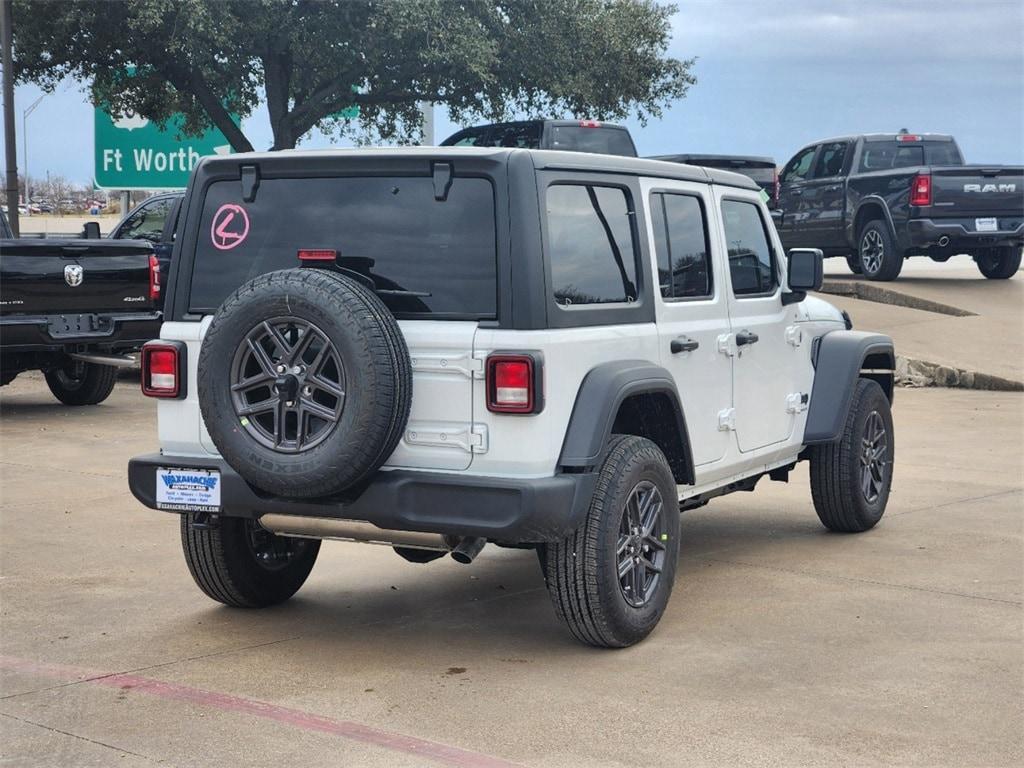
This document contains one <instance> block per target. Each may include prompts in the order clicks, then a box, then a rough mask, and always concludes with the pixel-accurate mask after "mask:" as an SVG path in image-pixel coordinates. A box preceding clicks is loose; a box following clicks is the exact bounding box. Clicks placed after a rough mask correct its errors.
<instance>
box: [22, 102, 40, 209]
mask: <svg viewBox="0 0 1024 768" xmlns="http://www.w3.org/2000/svg"><path fill="white" fill-rule="evenodd" d="M42 100H43V97H42V96H40V97H39V98H38V99H36V100H35V101H33V102H32V103H31V104H29V105H28V107H27V108H26V109H25V111H24V112H22V113H21V145H22V149H23V151H22V158H23V162H24V165H25V211H26V213H27V214H28V215H29V216H31V215H32V195H31V187H30V186H29V183H28V129H27V128H26V123H27V122H28V116H29V115H31V114H32V112H33V111H35V108H36V107H38V106H39V102H40V101H42Z"/></svg>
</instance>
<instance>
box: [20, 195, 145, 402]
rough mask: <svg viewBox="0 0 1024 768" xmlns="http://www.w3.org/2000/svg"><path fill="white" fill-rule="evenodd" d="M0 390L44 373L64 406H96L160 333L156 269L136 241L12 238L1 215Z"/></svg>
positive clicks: (142, 243) (142, 244) (138, 241)
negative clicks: (121, 371) (29, 375)
mask: <svg viewBox="0 0 1024 768" xmlns="http://www.w3.org/2000/svg"><path fill="white" fill-rule="evenodd" d="M0 236H2V237H0V386H2V385H4V384H9V383H10V382H11V381H13V380H14V378H15V377H16V376H17V375H18V374H19V373H22V372H24V371H31V370H41V371H43V374H44V375H45V377H46V383H47V384H48V385H49V387H50V391H51V392H53V394H54V395H55V396H56V397H57V399H58V400H60V401H61V402H63V403H66V404H67V405H93V404H95V403H99V402H102V401H103V400H105V399H106V398H107V397H108V396H109V395H110V393H111V392H112V391H113V389H114V383H115V381H116V379H117V369H118V368H119V367H123V366H126V365H131V364H132V362H133V361H132V360H131V358H129V357H127V353H130V352H135V351H138V350H139V349H140V348H141V347H142V345H143V344H144V343H145V342H146V341H148V340H149V339H152V338H156V337H157V336H159V334H160V320H161V313H160V311H159V310H158V309H157V301H158V298H159V294H160V267H159V262H158V261H157V258H156V256H155V254H154V253H153V248H152V246H151V244H150V243H147V242H144V241H141V240H120V241H117V240H106V239H102V240H101V239H93V238H90V239H73V240H58V239H53V238H22V239H17V240H16V239H13V238H11V237H10V229H9V228H8V227H7V222H6V220H4V219H3V218H2V214H0Z"/></svg>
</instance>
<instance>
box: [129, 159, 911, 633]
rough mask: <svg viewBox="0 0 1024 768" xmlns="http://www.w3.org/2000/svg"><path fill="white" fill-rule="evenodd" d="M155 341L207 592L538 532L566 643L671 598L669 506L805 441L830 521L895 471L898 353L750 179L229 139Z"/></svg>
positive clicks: (171, 446)
mask: <svg viewBox="0 0 1024 768" xmlns="http://www.w3.org/2000/svg"><path fill="white" fill-rule="evenodd" d="M183 211H184V214H183V218H182V220H183V224H182V225H181V228H180V229H179V232H178V236H177V238H176V242H175V246H174V254H173V257H172V264H171V268H170V281H169V285H168V294H167V297H166V306H165V311H166V322H165V323H164V325H163V329H162V333H161V336H162V338H161V339H160V340H159V341H155V342H151V343H150V344H148V345H147V346H146V348H145V349H144V351H143V383H142V386H143V390H144V392H145V393H146V394H147V395H151V396H153V397H157V398H161V399H160V401H159V433H160V445H161V450H160V452H159V453H156V454H152V455H148V456H140V457H137V458H135V459H133V460H132V461H131V463H130V465H129V481H130V485H131V490H132V492H133V493H134V494H135V496H136V497H137V498H138V499H139V500H140V501H141V502H142V503H143V504H145V505H146V506H149V507H152V508H154V509H162V510H168V511H172V512H175V513H178V514H179V515H180V517H181V534H182V544H183V548H184V552H185V558H186V560H187V562H188V565H189V568H190V570H191V572H192V575H193V576H194V577H195V581H196V583H197V584H198V585H199V587H200V589H202V590H203V591H204V592H205V593H206V594H207V595H209V596H210V597H212V598H213V599H215V600H219V601H221V602H223V603H226V604H227V605H232V606H240V607H260V606H266V605H270V604H273V603H277V602H280V601H283V600H286V599H287V598H289V597H290V596H291V595H292V594H294V593H295V591H296V590H298V589H299V587H300V586H301V585H302V583H303V582H304V581H305V579H306V577H307V576H308V574H309V572H310V569H311V568H312V567H313V563H314V561H315V560H316V556H317V553H318V550H319V547H320V540H321V539H342V540H354V541H367V542H376V543H382V544H387V545H390V546H392V547H394V548H395V550H396V551H397V552H398V553H399V554H400V555H402V556H403V557H405V558H407V559H409V560H412V561H414V562H428V561H430V560H432V559H434V558H437V557H440V556H442V555H443V554H444V553H448V552H450V553H451V555H452V556H453V557H454V558H455V559H457V560H459V561H461V562H470V561H472V559H473V558H474V557H475V556H476V554H477V553H478V552H479V551H480V549H481V548H482V547H483V546H484V544H485V543H486V542H492V543H494V544H498V545H504V546H516V547H531V548H536V549H537V551H538V553H539V555H540V560H541V564H542V566H543V571H544V577H545V579H546V582H547V585H548V589H549V591H550V594H551V598H552V601H553V603H554V606H555V610H556V611H557V613H558V615H559V616H560V617H561V618H562V619H563V620H564V621H565V623H566V624H567V625H568V626H569V629H570V630H571V631H572V633H573V634H574V635H575V636H576V637H577V638H578V639H579V640H581V641H583V642H585V643H590V644H592V645H598V646H626V645H630V644H632V643H635V642H637V641H639V640H641V639H642V638H643V637H645V636H646V635H647V634H648V633H649V632H650V631H651V630H652V629H653V628H654V626H655V625H656V624H657V622H658V620H659V619H660V617H661V615H662V613H663V612H664V610H665V607H666V605H667V603H668V599H669V595H670V593H671V591H672V586H673V581H674V579H675V570H676V562H677V559H678V551H679V542H678V541H677V539H678V534H679V511H680V510H685V509H689V508H692V507H696V506H699V505H702V504H705V503H706V502H707V501H708V499H710V498H712V497H714V496H719V495H722V494H725V493H730V492H732V491H740V490H751V489H753V487H754V485H755V484H756V483H757V481H758V480H759V479H761V478H762V477H764V476H765V475H767V476H768V477H770V478H771V479H772V480H781V481H785V480H786V479H787V476H788V474H789V472H790V470H791V469H793V467H794V466H795V464H796V463H797V462H798V461H801V460H804V459H806V460H808V461H810V463H811V465H810V471H811V492H812V498H813V500H814V507H815V509H816V510H817V513H818V516H819V517H820V519H821V521H822V523H823V524H824V525H825V526H826V527H827V528H829V529H831V530H833V531H849V532H855V531H864V530H867V529H869V528H871V527H872V526H873V525H875V523H877V522H878V520H879V518H880V517H881V516H882V513H883V512H884V510H885V506H886V501H887V499H888V495H889V487H890V483H891V480H892V467H893V424H892V417H891V414H890V402H891V400H892V396H893V367H894V355H893V346H892V342H891V341H890V340H889V339H888V338H886V337H884V336H880V335H876V334H868V333H858V332H855V331H851V330H850V329H849V327H850V324H849V321H848V319H845V318H844V316H843V315H842V314H841V313H840V312H839V311H838V310H836V309H835V308H833V307H832V306H831V305H829V304H827V303H825V302H823V301H821V300H819V299H816V298H813V297H809V296H807V295H806V293H807V291H809V290H813V289H816V288H818V287H820V284H821V280H822V266H821V265H822V261H821V253H820V252H819V251H815V250H808V249H804V250H795V251H791V252H790V253H789V254H788V256H787V257H785V258H784V257H783V252H782V249H781V247H780V244H779V239H778V237H777V235H776V233H775V229H774V227H773V225H772V223H771V218H770V216H769V214H768V211H767V209H766V208H765V206H764V204H763V202H762V201H761V197H760V194H759V191H758V188H757V186H756V185H755V184H754V183H753V182H752V181H750V180H749V179H747V178H746V177H744V176H739V175H736V174H732V173H726V172H720V171H716V170H706V169H702V168H696V167H689V166H685V165H677V164H674V163H662V162H657V161H650V160H639V159H635V158H622V157H611V156H603V155H583V154H575V153H573V154H570V153H560V152H547V151H532V150H522V149H466V148H440V149H439V148H429V149H426V148H424V149H394V150H355V151H329V152H281V153H273V154H242V155H233V156H230V157H219V158H213V159H208V160H204V161H203V162H202V163H201V164H200V165H199V167H198V168H197V169H196V171H195V172H194V173H193V176H192V179H191V182H190V185H189V190H188V193H187V197H186V199H185V202H184V203H183Z"/></svg>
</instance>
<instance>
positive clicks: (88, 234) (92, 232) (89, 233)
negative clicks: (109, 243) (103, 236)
mask: <svg viewBox="0 0 1024 768" xmlns="http://www.w3.org/2000/svg"><path fill="white" fill-rule="evenodd" d="M82 237H83V238H85V239H86V240H99V239H100V225H99V222H97V221H87V222H85V226H83V227H82Z"/></svg>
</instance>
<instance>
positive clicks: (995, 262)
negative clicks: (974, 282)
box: [974, 246, 1024, 280]
mask: <svg viewBox="0 0 1024 768" xmlns="http://www.w3.org/2000/svg"><path fill="white" fill-rule="evenodd" d="M1022 253H1024V250H1022V249H1020V248H1016V247H1013V246H1009V247H1006V246H1004V247H1002V248H986V249H985V250H983V251H978V252H977V253H975V254H974V261H975V263H976V264H977V265H978V271H979V272H981V274H983V275H984V276H985V277H987V278H988V279H989V280H1006V279H1008V278H1011V277H1013V276H1014V275H1015V274H1017V270H1018V269H1020V259H1021V254H1022Z"/></svg>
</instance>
